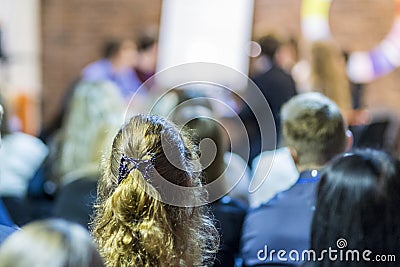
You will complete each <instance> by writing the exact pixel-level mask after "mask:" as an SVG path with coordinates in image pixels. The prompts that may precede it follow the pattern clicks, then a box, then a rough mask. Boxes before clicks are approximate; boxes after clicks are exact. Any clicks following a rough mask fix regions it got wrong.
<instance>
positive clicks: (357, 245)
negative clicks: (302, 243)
mask: <svg viewBox="0 0 400 267" xmlns="http://www.w3.org/2000/svg"><path fill="white" fill-rule="evenodd" d="M399 178H400V163H399V161H398V160H395V159H394V158H392V157H390V156H389V155H387V154H386V153H384V152H380V151H376V150H369V149H367V150H358V151H355V152H352V153H346V154H344V155H341V156H339V157H337V158H335V159H334V160H332V161H331V162H330V163H329V164H328V165H327V166H326V167H325V169H324V170H323V171H322V173H321V180H320V184H319V188H318V197H317V205H316V211H315V214H314V219H313V226H312V248H313V249H315V250H317V251H318V252H320V251H322V250H323V249H328V247H333V246H335V245H336V242H337V241H338V240H339V239H345V240H346V242H347V247H346V249H357V250H358V251H359V253H360V258H361V254H362V252H363V250H365V249H368V250H370V251H372V254H371V255H369V257H370V258H371V259H373V258H374V256H375V255H376V254H385V255H389V254H395V255H396V257H397V258H398V257H399V256H400V253H399V251H398V248H399V246H400V240H399V236H400V213H399V212H398V207H399V206H400V195H399V191H400V179H399ZM326 260H328V259H326ZM327 262H328V261H326V263H327ZM370 264H371V265H368V264H367V263H366V262H365V261H362V258H361V262H358V263H357V262H355V261H354V263H349V264H348V265H345V266H375V265H374V264H373V262H371V263H370ZM393 264H394V263H393ZM329 266H344V265H343V263H341V262H335V263H332V262H331V265H329ZM380 266H381V265H380ZM382 266H395V265H390V264H389V265H382Z"/></svg>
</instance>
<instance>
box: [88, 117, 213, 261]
mask: <svg viewBox="0 0 400 267" xmlns="http://www.w3.org/2000/svg"><path fill="white" fill-rule="evenodd" d="M161 135H162V138H163V139H164V138H165V141H166V142H167V144H168V148H167V149H168V153H170V152H172V153H174V152H175V153H177V154H175V155H177V158H176V159H177V160H178V161H179V162H178V164H179V165H180V166H182V167H183V168H179V167H176V166H175V165H173V164H172V163H171V162H170V161H169V160H168V159H167V156H166V154H165V153H166V152H167V151H165V148H163V145H162V141H161ZM196 151H197V150H196V148H195V147H194V145H193V144H192V142H191V141H190V139H189V137H188V136H187V135H186V134H185V133H184V132H179V130H178V129H177V127H176V126H174V125H173V124H172V123H170V122H168V121H167V120H165V119H163V118H161V117H158V116H145V115H137V116H135V117H133V118H132V119H131V120H130V121H129V122H128V123H127V124H126V125H125V126H123V127H122V129H121V130H120V131H119V132H118V133H117V135H116V137H115V139H114V142H113V146H112V153H111V155H110V157H109V159H108V161H107V162H105V170H104V174H103V176H102V178H101V179H100V181H99V186H98V199H97V204H96V212H95V218H94V222H93V226H92V233H93V236H94V238H95V240H96V241H97V244H98V246H99V250H100V253H101V255H102V256H103V257H104V259H105V262H106V264H107V266H196V265H197V266H200V265H203V264H208V263H210V262H211V261H212V260H213V258H214V256H215V253H216V251H217V248H218V243H219V236H218V232H217V231H216V229H215V227H214V225H213V223H212V220H211V218H210V216H209V215H208V214H207V211H206V209H205V207H177V206H174V205H170V204H166V203H163V202H162V192H159V191H158V189H157V188H156V187H155V186H153V185H152V184H151V183H150V182H148V181H151V180H152V177H151V175H149V174H146V175H145V176H146V177H143V174H142V172H140V171H139V170H137V169H134V170H132V171H131V172H130V173H129V175H128V176H127V178H126V179H124V180H123V181H122V182H121V183H120V184H118V176H119V166H120V162H121V158H122V155H126V156H128V157H131V158H135V159H138V160H145V159H149V158H150V155H153V159H154V161H153V164H154V168H155V170H156V171H157V173H159V174H160V175H161V176H162V177H164V178H165V179H167V180H168V181H169V182H171V183H174V184H177V185H179V186H184V187H196V188H198V193H197V194H195V195H193V196H190V197H193V198H199V199H204V198H205V197H206V191H205V189H203V188H202V186H201V173H200V172H199V171H198V170H199V161H198V154H197V153H196ZM148 176H150V177H148Z"/></svg>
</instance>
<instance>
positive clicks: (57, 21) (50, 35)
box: [42, 0, 400, 123]
mask: <svg viewBox="0 0 400 267" xmlns="http://www.w3.org/2000/svg"><path fill="white" fill-rule="evenodd" d="M300 7H301V0H256V2H255V14H254V28H253V31H254V35H261V34H263V33H265V32H268V31H271V30H273V31H278V32H280V33H282V34H287V35H288V34H291V35H294V36H296V37H299V36H300V34H301V28H300V26H301V24H300ZM160 10H161V0H68V1H66V0H42V37H43V83H44V84H43V86H44V87H43V109H42V113H43V121H44V123H48V121H49V120H50V119H51V118H52V117H53V116H54V112H55V111H56V110H57V108H58V106H59V103H60V100H61V97H62V95H63V94H64V91H65V88H66V87H67V85H68V84H69V83H70V82H71V81H72V80H73V79H75V78H76V77H77V76H78V74H79V71H80V70H81V69H82V67H83V66H85V64H87V63H89V62H90V61H92V60H94V59H96V58H97V57H98V50H99V46H100V45H101V44H102V42H103V41H104V40H105V38H107V37H109V36H110V35H111V36H131V35H133V34H135V33H136V32H138V31H139V30H140V29H141V28H142V27H144V26H146V25H149V24H158V22H159V17H160ZM394 10H395V9H394V0H333V1H332V5H331V10H330V24H331V30H332V33H333V35H334V37H335V39H336V40H337V41H338V42H339V43H340V44H341V46H342V47H343V48H346V49H353V50H359V49H370V48H372V47H373V46H375V45H376V44H378V43H379V42H380V40H381V39H382V38H383V37H384V36H385V35H386V34H387V32H388V31H389V29H390V27H391V24H392V21H393V16H394ZM396 73H397V74H396ZM396 73H395V74H392V75H389V76H387V77H384V78H382V79H380V80H379V81H378V82H375V83H373V84H371V85H369V86H368V90H367V91H368V92H370V91H372V92H376V90H375V89H374V88H375V87H379V88H378V89H377V90H380V91H381V92H382V93H380V96H381V97H380V99H381V101H379V105H381V104H386V103H389V102H390V103H392V104H390V105H392V106H393V108H396V107H397V105H396V104H395V103H394V101H393V100H391V99H393V96H392V95H393V92H395V93H396V94H400V93H399V89H398V88H397V84H398V83H395V82H393V79H394V78H395V77H397V76H399V75H398V74H400V71H397V72H396ZM396 75H397V76H396ZM367 98H368V96H367ZM382 98H383V99H382ZM386 99H387V101H388V102H386ZM366 102H368V103H369V105H374V101H370V100H368V101H366Z"/></svg>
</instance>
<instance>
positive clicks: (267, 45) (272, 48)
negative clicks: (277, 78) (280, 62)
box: [257, 34, 281, 60]
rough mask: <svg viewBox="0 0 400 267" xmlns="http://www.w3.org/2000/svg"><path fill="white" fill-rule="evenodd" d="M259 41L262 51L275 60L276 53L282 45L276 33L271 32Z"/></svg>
mask: <svg viewBox="0 0 400 267" xmlns="http://www.w3.org/2000/svg"><path fill="white" fill-rule="evenodd" d="M257 42H258V44H259V45H260V47H261V53H262V54H264V55H266V56H267V57H268V58H269V59H271V60H274V57H275V53H276V51H277V50H278V48H279V47H280V45H281V42H280V41H279V39H278V38H277V37H276V36H275V35H272V34H270V35H266V36H263V37H261V38H260V39H259V40H258V41H257Z"/></svg>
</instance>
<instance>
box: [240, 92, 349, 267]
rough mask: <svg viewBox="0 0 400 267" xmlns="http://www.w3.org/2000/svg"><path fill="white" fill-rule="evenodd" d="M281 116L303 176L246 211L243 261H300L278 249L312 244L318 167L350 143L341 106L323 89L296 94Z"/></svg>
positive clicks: (289, 263) (279, 263)
mask: <svg viewBox="0 0 400 267" xmlns="http://www.w3.org/2000/svg"><path fill="white" fill-rule="evenodd" d="M281 121H282V132H283V136H282V137H283V141H284V144H285V145H286V146H287V147H289V149H290V151H291V154H292V157H293V160H294V162H295V163H296V167H297V169H298V171H299V173H300V175H299V178H298V180H297V182H296V183H295V184H294V185H293V186H292V187H291V188H289V189H288V190H286V191H283V192H281V193H278V194H277V195H276V196H275V197H274V198H272V199H271V200H270V201H268V202H266V203H264V204H262V205H261V206H260V207H258V208H255V209H252V210H250V211H249V212H248V215H247V216H246V219H245V222H244V225H243V231H242V232H243V234H242V239H241V254H242V257H243V262H244V266H295V265H296V264H297V263H299V262H296V261H291V260H290V259H288V258H287V256H288V255H287V254H285V255H284V256H285V257H286V260H285V259H282V255H280V256H279V255H277V254H278V253H277V252H278V251H279V250H284V251H286V252H287V253H289V251H291V250H293V249H294V250H298V251H302V250H305V249H308V248H309V235H310V227H311V220H312V215H313V211H314V205H315V188H316V185H317V182H318V180H319V169H320V168H321V167H322V166H323V165H324V164H325V163H326V162H328V161H329V160H330V159H331V158H332V157H334V156H335V155H337V154H339V153H342V152H344V151H345V149H346V147H347V144H350V143H351V142H349V141H350V139H351V138H350V137H349V138H346V126H345V123H344V120H343V117H342V115H341V113H340V110H339V108H338V107H337V105H336V104H335V103H333V102H332V101H331V100H329V99H328V98H326V97H324V96H323V95H321V94H319V93H307V94H302V95H298V96H295V97H293V98H292V99H291V100H289V101H288V102H287V103H285V104H284V105H283V107H282V110H281ZM346 141H348V142H346ZM274 252H275V254H274Z"/></svg>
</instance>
